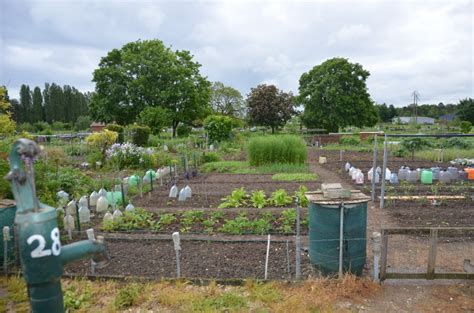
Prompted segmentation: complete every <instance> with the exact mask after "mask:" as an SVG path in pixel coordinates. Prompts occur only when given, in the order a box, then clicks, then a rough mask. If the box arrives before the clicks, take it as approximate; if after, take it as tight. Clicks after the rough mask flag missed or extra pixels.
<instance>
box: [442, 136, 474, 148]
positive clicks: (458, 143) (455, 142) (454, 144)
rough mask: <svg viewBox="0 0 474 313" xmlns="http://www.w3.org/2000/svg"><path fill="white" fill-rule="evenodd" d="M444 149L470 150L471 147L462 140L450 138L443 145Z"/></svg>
mask: <svg viewBox="0 0 474 313" xmlns="http://www.w3.org/2000/svg"><path fill="white" fill-rule="evenodd" d="M441 146H442V148H458V149H469V148H470V147H471V145H470V144H469V143H468V142H467V141H465V140H462V139H460V138H456V137H453V138H449V139H448V140H446V141H445V142H444V143H443V144H442V145H441Z"/></svg>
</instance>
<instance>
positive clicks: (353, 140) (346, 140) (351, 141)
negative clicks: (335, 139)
mask: <svg viewBox="0 0 474 313" xmlns="http://www.w3.org/2000/svg"><path fill="white" fill-rule="evenodd" d="M339 143H340V144H341V145H348V146H357V145H360V139H359V138H358V137H354V136H342V137H341V138H339Z"/></svg>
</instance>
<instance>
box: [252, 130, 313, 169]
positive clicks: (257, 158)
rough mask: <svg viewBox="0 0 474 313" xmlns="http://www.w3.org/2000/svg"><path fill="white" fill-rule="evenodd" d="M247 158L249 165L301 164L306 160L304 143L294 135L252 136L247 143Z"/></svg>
mask: <svg viewBox="0 0 474 313" xmlns="http://www.w3.org/2000/svg"><path fill="white" fill-rule="evenodd" d="M247 159H248V161H249V163H250V165H251V166H260V165H264V164H273V163H288V164H301V163H304V162H305V161H306V143H305V141H304V140H303V139H302V138H300V137H298V136H294V135H281V136H260V137H254V138H252V139H250V141H249V143H248V145H247Z"/></svg>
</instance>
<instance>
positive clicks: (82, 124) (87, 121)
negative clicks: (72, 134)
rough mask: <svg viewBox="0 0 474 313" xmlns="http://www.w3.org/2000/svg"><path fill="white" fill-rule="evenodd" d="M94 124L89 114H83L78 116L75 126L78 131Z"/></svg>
mask: <svg viewBox="0 0 474 313" xmlns="http://www.w3.org/2000/svg"><path fill="white" fill-rule="evenodd" d="M91 124H92V120H91V118H90V117H89V116H87V115H81V116H79V117H78V118H77V120H76V123H75V124H74V128H75V129H76V131H81V130H88V129H89V127H90V126H91Z"/></svg>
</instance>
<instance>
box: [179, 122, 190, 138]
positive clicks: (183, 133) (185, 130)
mask: <svg viewBox="0 0 474 313" xmlns="http://www.w3.org/2000/svg"><path fill="white" fill-rule="evenodd" d="M191 130H192V128H191V126H188V125H185V124H179V126H178V128H177V129H176V132H177V133H178V137H188V136H189V134H191Z"/></svg>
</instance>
